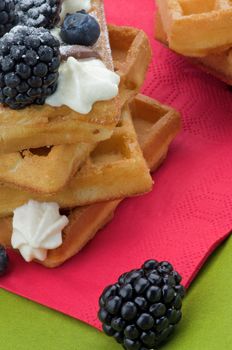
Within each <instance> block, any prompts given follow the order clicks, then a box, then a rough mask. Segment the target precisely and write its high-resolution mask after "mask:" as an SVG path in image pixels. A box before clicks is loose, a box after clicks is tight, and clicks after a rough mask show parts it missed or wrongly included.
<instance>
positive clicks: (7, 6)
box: [0, 0, 17, 37]
mask: <svg viewBox="0 0 232 350" xmlns="http://www.w3.org/2000/svg"><path fill="white" fill-rule="evenodd" d="M16 22H17V16H16V12H15V3H14V0H1V1H0V37H2V36H3V35H4V34H5V33H7V32H9V31H10V30H11V28H13V27H14V26H15V25H16Z"/></svg>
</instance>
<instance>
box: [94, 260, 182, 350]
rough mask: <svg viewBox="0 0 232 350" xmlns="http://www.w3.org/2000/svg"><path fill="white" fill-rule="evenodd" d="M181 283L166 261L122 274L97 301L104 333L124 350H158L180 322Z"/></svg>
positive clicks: (150, 261)
mask: <svg viewBox="0 0 232 350" xmlns="http://www.w3.org/2000/svg"><path fill="white" fill-rule="evenodd" d="M180 282H181V276H180V275H179V274H178V273H177V272H176V271H174V270H173V267H172V265H171V264H170V263H168V262H166V261H163V262H157V261H156V260H148V261H146V262H145V263H144V264H143V266H142V267H141V269H138V270H132V271H130V272H127V273H124V274H123V275H122V276H121V277H119V279H118V281H117V283H115V284H113V285H111V286H109V287H107V288H105V290H104V291H103V293H102V295H101V297H100V299H99V305H100V310H99V312H98V318H99V320H100V321H101V322H102V324H103V331H104V332H105V333H106V334H107V335H108V336H111V337H114V338H115V340H116V341H117V342H118V343H121V344H122V345H123V347H124V348H125V349H127V350H148V349H154V348H157V347H158V346H159V345H160V344H162V343H164V342H165V341H166V340H167V338H168V337H169V336H170V334H171V333H172V332H173V330H174V329H175V326H176V325H177V323H179V321H180V320H181V317H182V313H181V306H182V299H183V297H184V293H185V289H184V287H183V286H182V285H181V284H180Z"/></svg>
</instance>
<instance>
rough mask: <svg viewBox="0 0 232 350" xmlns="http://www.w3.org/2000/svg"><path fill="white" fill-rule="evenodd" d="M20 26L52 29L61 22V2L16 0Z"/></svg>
mask: <svg viewBox="0 0 232 350" xmlns="http://www.w3.org/2000/svg"><path fill="white" fill-rule="evenodd" d="M16 10H17V13H18V17H19V24H23V25H27V26H28V27H36V28H38V27H43V28H48V29H51V28H53V27H54V26H55V25H56V24H57V23H58V22H59V19H60V17H59V15H60V10H61V0H16Z"/></svg>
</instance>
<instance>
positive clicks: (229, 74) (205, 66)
mask: <svg viewBox="0 0 232 350" xmlns="http://www.w3.org/2000/svg"><path fill="white" fill-rule="evenodd" d="M155 38H156V39H157V40H159V41H160V42H161V43H162V44H164V45H165V46H168V41H167V34H166V33H165V31H164V28H163V24H162V21H161V18H160V15H159V12H157V13H156V18H155ZM186 58H187V59H188V61H189V62H191V63H192V64H194V65H197V66H198V67H199V68H201V69H202V70H204V71H205V72H206V73H210V74H212V75H214V76H215V77H216V78H218V79H220V80H222V81H224V82H225V83H226V84H229V85H232V48H231V49H229V50H227V51H224V52H221V53H218V54H214V55H208V56H206V57H198V58H197V57H186Z"/></svg>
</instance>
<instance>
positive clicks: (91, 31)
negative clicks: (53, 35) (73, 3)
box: [60, 11, 100, 46]
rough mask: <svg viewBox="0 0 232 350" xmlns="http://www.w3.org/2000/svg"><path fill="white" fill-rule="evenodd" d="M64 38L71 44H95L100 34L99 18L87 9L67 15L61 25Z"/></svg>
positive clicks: (61, 34)
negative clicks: (88, 12)
mask: <svg viewBox="0 0 232 350" xmlns="http://www.w3.org/2000/svg"><path fill="white" fill-rule="evenodd" d="M60 36H61V38H62V40H63V41H64V42H65V43H67V44H71V45H75V44H77V45H84V46H92V45H94V44H95V43H96V42H97V40H98V38H99V36H100V26H99V23H98V22H97V20H96V19H95V18H94V17H93V16H90V15H89V14H87V13H86V12H85V11H80V12H76V13H74V14H71V15H69V14H68V15H67V16H66V17H65V19H64V23H63V25H62V27H61V31H60Z"/></svg>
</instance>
